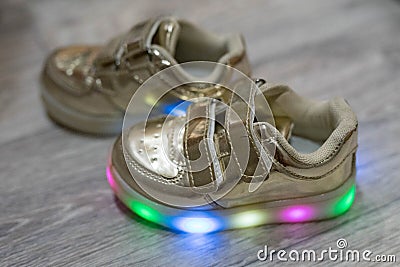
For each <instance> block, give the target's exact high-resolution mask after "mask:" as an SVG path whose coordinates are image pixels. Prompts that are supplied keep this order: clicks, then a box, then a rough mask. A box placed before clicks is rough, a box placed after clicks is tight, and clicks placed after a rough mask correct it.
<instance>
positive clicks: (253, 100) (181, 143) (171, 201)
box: [107, 86, 357, 233]
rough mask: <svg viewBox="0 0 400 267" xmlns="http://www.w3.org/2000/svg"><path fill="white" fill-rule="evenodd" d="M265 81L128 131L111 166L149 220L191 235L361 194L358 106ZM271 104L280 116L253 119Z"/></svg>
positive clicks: (334, 204)
mask: <svg viewBox="0 0 400 267" xmlns="http://www.w3.org/2000/svg"><path fill="white" fill-rule="evenodd" d="M261 89H262V93H261V94H258V95H255V94H254V95H253V96H251V97H250V99H249V102H248V103H249V104H250V105H246V103H245V104H244V103H241V102H240V101H238V102H235V101H234V100H232V101H231V102H229V103H228V107H226V106H225V107H224V105H221V103H219V102H217V101H216V100H215V99H214V100H213V99H206V100H204V101H197V102H195V103H193V104H191V105H190V106H189V107H188V110H187V113H186V115H184V116H181V117H168V116H167V117H163V118H156V119H151V120H149V121H147V122H143V123H138V124H136V125H134V126H133V127H132V128H130V129H129V131H128V132H127V133H126V134H125V132H124V135H123V137H124V138H121V137H119V138H118V139H117V140H116V142H115V144H114V146H113V148H112V150H111V153H110V157H109V163H108V167H107V178H108V181H109V184H110V186H111V187H112V189H113V191H114V192H115V194H116V195H117V197H118V198H119V199H120V200H121V201H122V202H123V203H125V205H126V206H128V207H129V208H130V209H131V210H132V211H133V212H135V213H136V214H138V215H139V216H141V217H143V218H144V219H146V220H149V221H152V222H154V223H157V224H160V225H163V226H165V227H168V228H171V229H174V230H178V231H183V232H192V233H207V232H213V231H218V230H224V229H232V228H242V227H249V226H256V225H262V224H271V223H295V222H307V221H315V220H322V219H328V218H333V217H335V216H338V215H341V214H343V213H344V212H346V211H347V210H348V209H349V208H350V206H351V205H352V203H353V200H354V196H355V157H356V150H357V118H356V116H355V114H354V112H353V111H352V110H351V108H350V107H349V105H348V104H347V103H346V101H345V100H344V99H342V98H334V99H332V100H330V101H314V100H309V99H305V98H303V97H300V96H299V95H297V94H296V93H295V92H294V91H292V90H291V89H290V88H288V87H287V86H275V87H271V88H268V89H267V88H261ZM232 99H233V98H232ZM260 100H264V103H265V101H266V102H267V103H268V104H265V105H263V104H262V103H263V101H260ZM268 106H269V107H268ZM269 108H270V110H271V112H272V115H273V118H274V121H275V123H274V122H270V121H269V120H271V118H270V117H268V116H266V117H265V118H267V119H266V121H260V120H259V119H258V118H255V116H254V114H257V112H261V113H263V112H265V111H268V110H269ZM231 110H233V111H234V112H232V111H231ZM235 113H236V115H234V114H235ZM267 113H268V112H267ZM232 114H233V115H232ZM267 115H268V114H267ZM240 122H242V124H241V123H240ZM240 125H242V126H243V127H242V128H241V126H240ZM246 154H247V155H246ZM244 155H245V156H244Z"/></svg>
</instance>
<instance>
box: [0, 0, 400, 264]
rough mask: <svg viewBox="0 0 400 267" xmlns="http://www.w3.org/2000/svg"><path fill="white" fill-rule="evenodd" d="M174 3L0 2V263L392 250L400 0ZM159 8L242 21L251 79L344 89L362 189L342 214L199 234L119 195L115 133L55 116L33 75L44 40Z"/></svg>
mask: <svg viewBox="0 0 400 267" xmlns="http://www.w3.org/2000/svg"><path fill="white" fill-rule="evenodd" d="M182 2H183V3H181V2H180V1H177V0H173V1H149V0H146V1H145V0H140V1H124V0H116V1H106V0H100V1H94V0H91V1H60V0H59V1H50V0H39V1H22V0H18V1H13V0H3V1H2V2H1V3H0V84H1V87H0V181H1V187H0V193H1V194H0V202H1V210H0V214H1V217H0V265H1V266H17V265H27V266H43V265H52V266H61V265H79V266H81V265H84V266H124V265H136V266H188V265H190V266H227V265H230V266H243V265H254V266H262V265H266V264H267V263H266V262H258V261H257V256H256V253H257V251H258V250H259V249H261V248H262V247H263V246H264V245H266V244H267V245H268V246H270V247H272V248H274V249H281V248H285V249H288V250H290V249H320V248H327V247H329V246H335V242H336V240H337V239H338V238H346V239H347V241H348V242H349V245H350V246H351V248H354V249H356V248H358V249H370V250H372V251H374V252H375V253H385V254H396V255H397V258H398V260H400V234H399V233H400V224H399V220H400V215H399V214H400V193H399V191H400V177H399V173H398V171H399V166H400V153H399V150H400V141H399V136H400V122H399V121H400V104H399V103H400V93H399V92H400V88H399V87H400V85H399V84H400V1H395V0H381V1H373V0H354V1H350V0H336V1H320V0H310V1H289V0H271V1H261V0H255V1H251V2H250V1H221V0H217V1H211V0H209V1H182ZM159 14H176V15H178V16H180V17H184V18H187V19H189V20H191V21H193V22H195V23H198V24H200V25H202V26H204V27H205V28H207V29H209V30H213V31H217V32H221V33H222V32H233V31H240V32H242V33H243V34H244V36H245V39H246V41H247V48H248V53H249V57H250V60H251V62H252V64H253V67H254V76H255V77H265V78H266V79H267V80H269V81H271V82H274V83H286V84H289V85H290V86H291V87H292V88H294V89H295V90H296V91H298V92H299V93H300V94H302V95H305V96H307V97H315V98H319V99H326V98H330V97H334V96H336V95H341V96H344V97H345V98H346V99H347V100H348V101H349V103H350V104H351V106H352V107H353V108H354V109H355V111H356V113H357V115H358V118H359V122H360V129H359V144H360V145H359V151H358V159H357V166H358V172H357V186H358V189H357V190H358V194H357V197H356V201H355V204H354V206H353V207H352V209H351V210H350V212H348V213H347V214H345V215H344V216H342V217H339V218H337V219H334V220H329V221H323V222H317V223H306V224H297V225H272V226H261V227H256V228H250V229H243V230H235V231H227V232H221V233H216V234H211V235H206V236H193V235H182V234H175V233H171V232H168V231H166V230H164V229H160V228H159V227H157V226H155V225H149V224H148V223H146V222H143V220H141V219H140V218H138V217H137V216H135V215H133V214H132V213H130V212H129V211H127V210H126V208H124V207H123V206H122V205H121V204H120V203H119V201H117V200H116V199H115V198H114V196H113V194H112V193H111V190H110V189H109V187H108V185H107V182H106V178H105V174H104V173H105V163H106V156H107V151H108V149H109V147H110V146H111V143H112V141H113V138H92V137H90V136H85V135H79V134H75V133H73V132H70V131H67V130H65V129H62V128H60V127H58V126H57V125H54V124H53V123H52V122H50V121H49V120H48V119H47V117H46V115H45V113H44V111H43V108H42V106H41V103H40V99H39V86H40V84H39V81H38V77H39V74H40V71H41V65H42V63H43V60H44V58H45V56H46V55H47V54H48V53H49V52H50V51H51V50H52V49H54V48H56V47H58V46H62V45H68V44H73V43H99V42H100V43H104V42H105V41H106V40H107V39H109V38H110V37H112V36H114V35H115V34H116V33H119V32H123V31H125V30H127V29H129V28H130V27H131V25H133V24H134V23H136V22H138V21H140V20H143V19H146V18H148V17H150V16H154V15H159ZM268 264H269V265H273V264H271V263H268ZM275 264H276V262H275ZM296 264H297V265H298V264H299V263H296ZM320 264H322V263H320ZM323 264H325V265H328V266H330V265H334V264H335V263H333V262H325V263H323ZM366 265H368V264H366ZM373 265H374V264H372V263H371V264H370V266H373ZM385 266H389V264H385Z"/></svg>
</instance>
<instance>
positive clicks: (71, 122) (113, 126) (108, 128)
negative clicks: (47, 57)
mask: <svg viewBox="0 0 400 267" xmlns="http://www.w3.org/2000/svg"><path fill="white" fill-rule="evenodd" d="M48 86H55V85H53V82H52V81H51V80H50V79H49V78H48V77H47V76H46V75H45V74H42V88H41V96H42V102H43V104H44V106H45V108H46V110H47V113H48V115H49V117H50V118H51V119H52V120H54V121H55V122H56V123H58V124H60V125H62V126H65V127H67V128H70V129H72V130H76V131H79V132H83V133H87V134H95V135H117V134H119V133H121V130H122V122H123V117H122V116H121V118H119V117H113V118H107V117H99V116H92V115H90V114H83V113H81V112H78V111H76V110H73V109H71V108H69V107H67V106H65V105H63V104H62V103H60V102H59V101H57V99H55V98H53V97H52V96H51V95H50V94H49V93H48V92H47V90H46V87H48Z"/></svg>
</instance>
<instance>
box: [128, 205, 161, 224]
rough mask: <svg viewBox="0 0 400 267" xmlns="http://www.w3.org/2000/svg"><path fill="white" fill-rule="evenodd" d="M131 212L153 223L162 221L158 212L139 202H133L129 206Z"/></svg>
mask: <svg viewBox="0 0 400 267" xmlns="http://www.w3.org/2000/svg"><path fill="white" fill-rule="evenodd" d="M129 207H130V208H131V210H132V211H133V212H135V213H136V214H137V215H139V216H140V217H142V218H143V219H146V220H148V221H151V222H159V221H160V220H161V215H160V214H159V213H158V211H156V210H154V209H152V208H150V207H148V206H146V205H144V204H142V203H140V202H137V201H132V202H131V203H130V205H129Z"/></svg>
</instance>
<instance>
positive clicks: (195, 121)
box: [184, 99, 223, 193]
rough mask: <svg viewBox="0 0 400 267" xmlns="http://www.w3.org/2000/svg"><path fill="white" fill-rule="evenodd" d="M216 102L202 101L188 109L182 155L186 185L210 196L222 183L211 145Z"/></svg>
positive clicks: (214, 146)
mask: <svg viewBox="0 0 400 267" xmlns="http://www.w3.org/2000/svg"><path fill="white" fill-rule="evenodd" d="M216 103H217V101H216V100H214V99H205V100H202V101H200V102H196V103H194V104H192V105H190V106H189V108H188V110H187V114H186V117H187V123H186V129H185V136H184V140H185V141H184V153H185V157H186V161H187V166H188V175H189V183H190V185H191V187H192V188H193V189H194V190H196V191H198V192H201V193H211V192H215V191H216V190H217V189H218V186H219V185H220V184H221V182H222V181H223V170H222V167H221V164H220V162H219V158H218V155H217V150H216V145H215V141H214V133H215V127H216V123H215V109H216Z"/></svg>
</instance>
